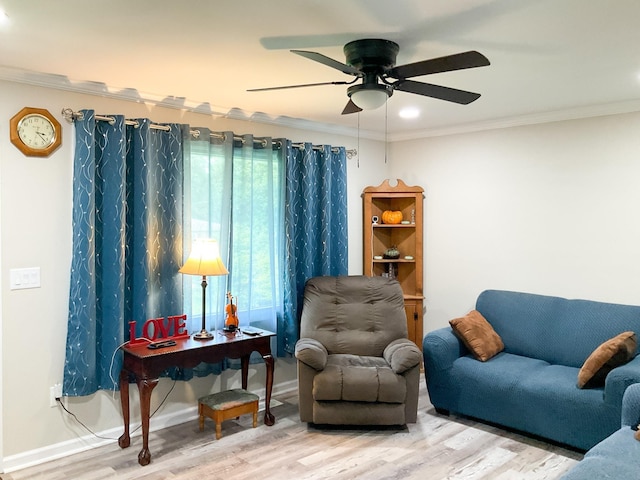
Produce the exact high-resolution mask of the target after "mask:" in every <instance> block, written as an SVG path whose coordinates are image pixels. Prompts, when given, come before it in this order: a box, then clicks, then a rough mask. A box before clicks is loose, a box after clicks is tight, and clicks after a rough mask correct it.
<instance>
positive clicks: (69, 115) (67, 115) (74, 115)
mask: <svg viewBox="0 0 640 480" xmlns="http://www.w3.org/2000/svg"><path fill="white" fill-rule="evenodd" d="M62 116H63V117H64V119H65V120H67V121H68V122H71V123H73V122H74V121H75V120H82V118H83V114H82V112H74V111H73V110H72V109H71V108H63V109H62ZM94 118H95V119H96V120H98V121H100V122H108V123H109V124H110V125H113V124H114V123H115V121H116V119H115V118H113V117H108V116H105V115H94ZM124 123H125V125H131V126H133V128H138V127H139V126H140V124H139V123H138V121H137V120H130V119H128V118H127V119H125V121H124ZM149 128H151V129H153V130H162V131H165V132H168V131H169V130H170V129H171V128H170V127H169V126H167V125H158V124H157V123H150V124H149ZM189 133H190V134H191V136H193V137H194V138H199V137H200V130H197V129H196V130H189ZM209 136H210V137H213V138H221V139H223V140H224V138H225V135H224V133H216V132H211V133H210V134H209ZM233 139H234V140H238V141H240V142H243V143H244V138H242V137H241V136H238V135H234V136H233ZM254 141H255V142H256V143H260V144H262V146H263V147H266V146H267V144H266V142H267V140H266V139H264V138H260V137H256V139H255V140H254ZM276 144H277V145H278V146H281V145H280V144H279V142H276V141H272V145H276ZM291 146H292V147H294V148H297V149H302V148H304V143H292V144H291ZM313 149H314V150H321V149H322V146H321V145H313ZM331 151H332V152H334V153H336V152H337V151H338V148H337V147H333V148H332V149H331ZM346 154H347V158H348V159H351V158H353V157H355V156H357V155H358V150H356V149H355V148H353V149H349V150H346Z"/></svg>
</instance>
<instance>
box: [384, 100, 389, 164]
mask: <svg viewBox="0 0 640 480" xmlns="http://www.w3.org/2000/svg"><path fill="white" fill-rule="evenodd" d="M388 113H389V102H388V101H387V102H384V163H385V165H386V164H387V128H388V122H387V118H388Z"/></svg>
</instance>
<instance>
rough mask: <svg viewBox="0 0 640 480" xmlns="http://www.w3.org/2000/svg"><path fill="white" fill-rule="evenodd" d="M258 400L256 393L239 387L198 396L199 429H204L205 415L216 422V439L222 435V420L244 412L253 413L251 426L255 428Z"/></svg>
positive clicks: (256, 424)
mask: <svg viewBox="0 0 640 480" xmlns="http://www.w3.org/2000/svg"><path fill="white" fill-rule="evenodd" d="M258 400H259V397H258V395H256V394H255V393H251V392H247V391H246V390H243V389H240V388H238V389H235V390H226V391H224V392H218V393H212V394H211V395H207V396H206V397H202V398H199V399H198V415H199V419H198V421H199V423H200V431H202V430H204V417H205V416H207V417H209V418H210V419H211V420H213V421H214V422H216V440H219V439H220V437H222V422H224V421H225V420H229V419H230V418H234V417H239V416H240V415H244V414H246V413H253V428H256V427H257V426H258Z"/></svg>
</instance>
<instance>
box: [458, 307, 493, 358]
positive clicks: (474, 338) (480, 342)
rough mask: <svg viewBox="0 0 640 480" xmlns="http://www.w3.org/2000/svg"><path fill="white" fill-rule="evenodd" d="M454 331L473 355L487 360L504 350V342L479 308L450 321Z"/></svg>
mask: <svg viewBox="0 0 640 480" xmlns="http://www.w3.org/2000/svg"><path fill="white" fill-rule="evenodd" d="M449 325H451V328H452V329H453V331H454V333H455V334H456V335H457V336H458V338H459V339H460V340H462V342H463V343H464V344H465V345H466V346H467V348H468V349H469V350H471V353H473V356H474V357H476V358H477V359H478V360H480V361H481V362H486V361H487V360H489V359H490V358H491V357H493V356H494V355H496V354H498V353H499V352H501V351H502V350H504V343H502V339H501V338H500V335H498V334H497V333H496V331H495V330H494V329H493V327H492V326H491V324H490V323H489V322H487V320H486V319H485V318H484V317H483V316H482V314H481V313H480V312H478V311H477V310H472V311H470V312H469V313H467V314H466V315H465V316H464V317H460V318H454V319H453V320H451V321H450V322H449Z"/></svg>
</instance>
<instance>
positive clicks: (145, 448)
mask: <svg viewBox="0 0 640 480" xmlns="http://www.w3.org/2000/svg"><path fill="white" fill-rule="evenodd" d="M157 384H158V379H157V378H143V379H139V380H138V391H139V392H140V419H141V421H142V450H140V453H139V454H138V463H139V464H140V465H143V466H144V465H149V463H150V462H151V452H150V451H149V415H150V413H151V392H152V391H153V389H154V387H155V386H156V385H157Z"/></svg>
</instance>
